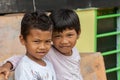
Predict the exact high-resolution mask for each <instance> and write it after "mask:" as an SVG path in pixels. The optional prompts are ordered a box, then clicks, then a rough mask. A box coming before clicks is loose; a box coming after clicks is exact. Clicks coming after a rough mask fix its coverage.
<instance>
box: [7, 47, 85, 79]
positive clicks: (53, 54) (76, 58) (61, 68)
mask: <svg viewBox="0 0 120 80" xmlns="http://www.w3.org/2000/svg"><path fill="white" fill-rule="evenodd" d="M72 52H73V53H72V55H71V56H65V55H62V54H61V53H60V52H59V51H57V50H56V49H55V48H54V47H51V49H50V51H49V53H48V54H47V55H46V57H45V58H47V59H48V60H49V61H50V62H51V63H52V64H53V67H54V69H55V73H56V78H57V80H83V79H82V75H81V73H80V55H79V52H78V50H77V49H76V48H75V47H74V48H73V49H72ZM21 58H22V56H13V57H11V58H10V59H8V60H7V61H10V62H11V63H12V64H13V69H15V67H16V66H17V64H18V62H19V61H20V59H21Z"/></svg>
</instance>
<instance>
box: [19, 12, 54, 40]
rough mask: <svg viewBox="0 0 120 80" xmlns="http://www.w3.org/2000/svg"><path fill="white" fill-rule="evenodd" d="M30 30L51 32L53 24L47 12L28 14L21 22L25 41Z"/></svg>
mask: <svg viewBox="0 0 120 80" xmlns="http://www.w3.org/2000/svg"><path fill="white" fill-rule="evenodd" d="M30 29H40V30H42V31H48V30H49V31H51V30H52V29H53V22H52V20H51V19H50V17H49V16H48V15H47V13H46V12H45V11H35V12H27V13H25V15H24V16H23V19H22V21H21V35H22V36H23V38H24V39H26V36H27V35H28V34H29V31H30Z"/></svg>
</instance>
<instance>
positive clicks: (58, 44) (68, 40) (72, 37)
mask: <svg viewBox="0 0 120 80" xmlns="http://www.w3.org/2000/svg"><path fill="white" fill-rule="evenodd" d="M79 35H80V32H79V33H78V34H77V32H76V31H75V30H74V29H72V30H70V29H66V30H64V31H63V32H60V33H58V32H53V35H52V41H53V44H54V47H55V48H56V49H57V50H58V51H59V52H61V54H63V55H65V56H70V55H72V48H73V47H74V46H75V44H76V41H77V39H78V38H79ZM44 36H45V35H44ZM21 37H22V36H21ZM20 40H22V38H21V39H20ZM40 40H41V39H40ZM48 41H49V39H48ZM24 42H25V41H24V40H23V42H22V41H21V43H22V44H23V45H25V43H24ZM33 59H34V58H33ZM11 66H12V64H11V63H8V62H7V63H6V64H5V65H3V66H2V67H0V68H1V69H0V72H4V74H5V79H6V80H7V79H8V76H9V74H10V68H11Z"/></svg>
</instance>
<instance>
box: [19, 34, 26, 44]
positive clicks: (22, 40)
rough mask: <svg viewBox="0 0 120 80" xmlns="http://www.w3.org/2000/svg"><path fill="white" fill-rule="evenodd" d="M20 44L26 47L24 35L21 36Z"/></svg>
mask: <svg viewBox="0 0 120 80" xmlns="http://www.w3.org/2000/svg"><path fill="white" fill-rule="evenodd" d="M19 39H20V42H21V44H22V45H25V40H24V38H23V36H22V35H20V36H19Z"/></svg>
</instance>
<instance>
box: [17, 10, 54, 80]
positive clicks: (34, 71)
mask: <svg viewBox="0 0 120 80" xmlns="http://www.w3.org/2000/svg"><path fill="white" fill-rule="evenodd" d="M52 29H53V24H52V21H51V19H50V18H49V17H48V16H47V14H46V13H45V12H32V13H26V14H25V15H24V17H23V19H22V22H21V34H20V37H19V38H20V42H21V43H22V45H24V46H25V48H26V54H25V55H24V56H23V58H22V59H21V61H20V62H19V64H18V66H17V67H16V69H15V80H56V76H55V72H54V69H53V66H52V64H51V63H50V62H49V61H47V60H45V59H44V58H43V57H44V56H45V55H46V54H47V53H48V51H49V49H50V47H51V38H52Z"/></svg>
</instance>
